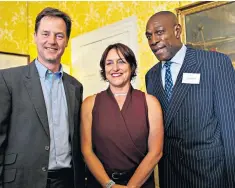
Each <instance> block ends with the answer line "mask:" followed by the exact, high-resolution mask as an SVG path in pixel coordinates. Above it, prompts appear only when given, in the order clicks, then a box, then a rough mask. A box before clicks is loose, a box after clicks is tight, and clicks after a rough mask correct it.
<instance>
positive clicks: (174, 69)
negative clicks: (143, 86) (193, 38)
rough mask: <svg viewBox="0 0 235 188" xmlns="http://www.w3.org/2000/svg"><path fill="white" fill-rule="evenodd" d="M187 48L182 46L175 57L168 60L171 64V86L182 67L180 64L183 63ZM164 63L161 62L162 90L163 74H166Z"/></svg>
mask: <svg viewBox="0 0 235 188" xmlns="http://www.w3.org/2000/svg"><path fill="white" fill-rule="evenodd" d="M186 50H187V47H186V46H185V45H184V44H183V45H182V47H181V48H180V50H179V51H178V52H177V53H176V54H175V56H174V57H173V58H172V59H171V60H170V61H171V62H172V64H171V67H170V69H171V76H172V81H173V86H174V85H175V82H176V79H177V76H178V74H179V72H180V68H181V67H182V64H183V62H184V57H185V55H186ZM164 64H165V61H162V70H161V74H162V85H163V88H165V74H166V68H165V67H164Z"/></svg>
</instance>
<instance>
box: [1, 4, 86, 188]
mask: <svg viewBox="0 0 235 188" xmlns="http://www.w3.org/2000/svg"><path fill="white" fill-rule="evenodd" d="M70 32H71V19H70V17H69V16H68V15H67V14H66V13H64V12H62V11H60V10H58V9H55V8H45V9H44V10H42V11H41V12H40V13H39V14H38V16H37V18H36V23H35V33H34V39H35V43H36V45H37V52H38V57H37V59H35V60H34V61H33V62H32V63H31V64H30V65H27V66H22V67H17V68H11V69H5V70H1V71H0V106H1V108H0V151H1V152H0V177H1V179H0V188H1V187H4V188H13V187H22V188H32V187H34V188H84V187H85V185H84V179H85V178H84V163H83V159H82V156H81V150H80V137H79V125H80V107H81V102H82V92H83V87H82V85H81V83H79V82H78V81H77V80H76V79H75V78H73V77H71V76H70V75H68V74H66V73H65V72H63V67H62V65H61V56H62V55H63V53H64V50H65V48H66V47H67V45H68V40H69V37H70Z"/></svg>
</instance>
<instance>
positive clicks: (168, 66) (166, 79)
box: [164, 61, 173, 101]
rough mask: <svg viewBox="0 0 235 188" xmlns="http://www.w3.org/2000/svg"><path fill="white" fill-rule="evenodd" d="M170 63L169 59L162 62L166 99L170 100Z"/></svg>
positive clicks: (171, 85)
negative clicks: (164, 70) (164, 71)
mask: <svg viewBox="0 0 235 188" xmlns="http://www.w3.org/2000/svg"><path fill="white" fill-rule="evenodd" d="M171 64H172V62H170V61H166V63H165V64H164V67H165V68H166V73H165V91H166V95H167V100H168V101H170V99H171V95H172V90H173V81H172V76H171Z"/></svg>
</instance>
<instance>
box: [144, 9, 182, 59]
mask: <svg viewBox="0 0 235 188" xmlns="http://www.w3.org/2000/svg"><path fill="white" fill-rule="evenodd" d="M180 34H181V26H180V24H179V23H178V21H177V18H176V16H175V15H174V14H173V13H171V12H168V11H162V12H158V13H156V14H154V15H153V16H152V17H151V18H150V19H149V21H148V23H147V26H146V33H145V35H146V37H147V39H148V43H149V46H150V48H151V50H152V51H153V53H154V55H155V56H156V57H157V59H158V60H159V61H168V60H170V59H171V58H172V57H174V56H175V54H176V53H177V52H178V51H179V50H180V48H181V47H182V42H181V39H180Z"/></svg>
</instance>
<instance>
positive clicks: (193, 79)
mask: <svg viewBox="0 0 235 188" xmlns="http://www.w3.org/2000/svg"><path fill="white" fill-rule="evenodd" d="M182 83H183V84H199V83H200V74H199V73H183V79H182Z"/></svg>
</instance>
